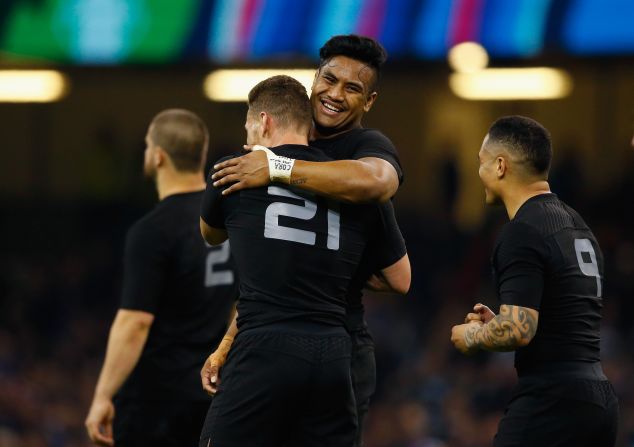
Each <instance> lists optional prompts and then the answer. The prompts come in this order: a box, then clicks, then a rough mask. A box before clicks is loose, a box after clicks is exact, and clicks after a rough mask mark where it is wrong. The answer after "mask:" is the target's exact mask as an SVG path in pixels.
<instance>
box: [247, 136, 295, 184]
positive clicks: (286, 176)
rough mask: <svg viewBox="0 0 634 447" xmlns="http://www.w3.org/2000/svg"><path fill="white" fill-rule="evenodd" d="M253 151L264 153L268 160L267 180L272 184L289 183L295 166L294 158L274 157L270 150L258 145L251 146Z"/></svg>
mask: <svg viewBox="0 0 634 447" xmlns="http://www.w3.org/2000/svg"><path fill="white" fill-rule="evenodd" d="M253 150H254V151H264V152H265V153H266V157H267V158H268V159H269V178H270V179H271V181H272V182H279V183H286V184H287V185H288V184H289V183H291V172H292V171H293V165H294V164H295V159H294V158H288V157H282V156H281V155H275V153H274V152H273V151H272V150H271V149H269V148H268V147H264V146H260V145H259V144H256V145H255V146H253Z"/></svg>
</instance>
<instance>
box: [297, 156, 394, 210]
mask: <svg viewBox="0 0 634 447" xmlns="http://www.w3.org/2000/svg"><path fill="white" fill-rule="evenodd" d="M291 185H294V186H297V187H298V188H302V189H305V190H308V191H311V192H315V193H317V194H322V195H325V196H328V197H331V198H333V199H336V200H341V201H345V202H352V203H362V202H385V201H386V200H389V199H390V198H391V197H393V196H394V194H396V190H397V189H398V186H399V181H398V175H397V173H396V170H395V169H394V166H392V165H391V164H390V163H389V162H387V161H385V160H383V159H381V158H377V157H365V158H360V159H358V160H337V161H326V162H314V161H304V160H296V161H295V165H294V167H293V172H292V174H291Z"/></svg>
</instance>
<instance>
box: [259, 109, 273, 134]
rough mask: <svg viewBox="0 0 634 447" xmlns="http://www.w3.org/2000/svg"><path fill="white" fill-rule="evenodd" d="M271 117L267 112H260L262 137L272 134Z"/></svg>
mask: <svg viewBox="0 0 634 447" xmlns="http://www.w3.org/2000/svg"><path fill="white" fill-rule="evenodd" d="M271 124H272V122H271V116H270V115H269V114H268V113H266V112H260V129H259V130H260V135H261V136H264V135H269V134H270V133H271Z"/></svg>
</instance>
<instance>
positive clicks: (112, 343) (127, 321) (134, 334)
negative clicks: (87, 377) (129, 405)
mask: <svg viewBox="0 0 634 447" xmlns="http://www.w3.org/2000/svg"><path fill="white" fill-rule="evenodd" d="M153 321H154V315H152V314H151V313H148V312H143V311H139V310H128V309H120V310H119V311H118V312H117V316H116V317H115V320H114V322H113V323H112V327H111V328H110V335H109V337H108V347H107V349H106V359H105V360H104V364H103V368H102V369H101V374H100V375H99V381H98V382H97V387H96V389H95V396H94V398H93V401H92V404H91V406H90V410H89V412H88V416H87V417H86V421H85V425H86V430H87V431H88V435H89V436H90V439H91V440H92V441H93V442H94V443H95V444H97V445H114V439H113V436H112V421H113V419H114V406H113V403H112V398H113V396H114V395H115V394H116V393H117V391H119V388H121V385H123V382H125V380H126V379H127V378H128V376H129V375H130V373H131V372H132V370H133V369H134V367H135V365H136V364H137V362H138V361H139V358H140V356H141V352H142V351H143V346H145V342H146V340H147V336H148V333H149V332H150V327H151V326H152V322H153Z"/></svg>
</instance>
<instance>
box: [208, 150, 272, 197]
mask: <svg viewBox="0 0 634 447" xmlns="http://www.w3.org/2000/svg"><path fill="white" fill-rule="evenodd" d="M214 169H215V170H216V172H215V173H214V174H213V175H212V177H211V178H212V179H213V180H214V186H215V187H216V188H220V187H223V186H226V185H231V186H229V187H228V188H227V189H225V190H224V191H223V192H222V194H223V195H227V194H231V193H232V192H236V191H240V190H242V189H250V188H258V187H260V186H266V185H268V184H269V183H271V179H270V175H269V160H268V157H267V155H266V153H264V151H253V152H250V153H248V154H246V155H243V156H241V157H235V158H231V159H229V160H225V161H223V162H222V163H218V164H217V165H215V166H214Z"/></svg>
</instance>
